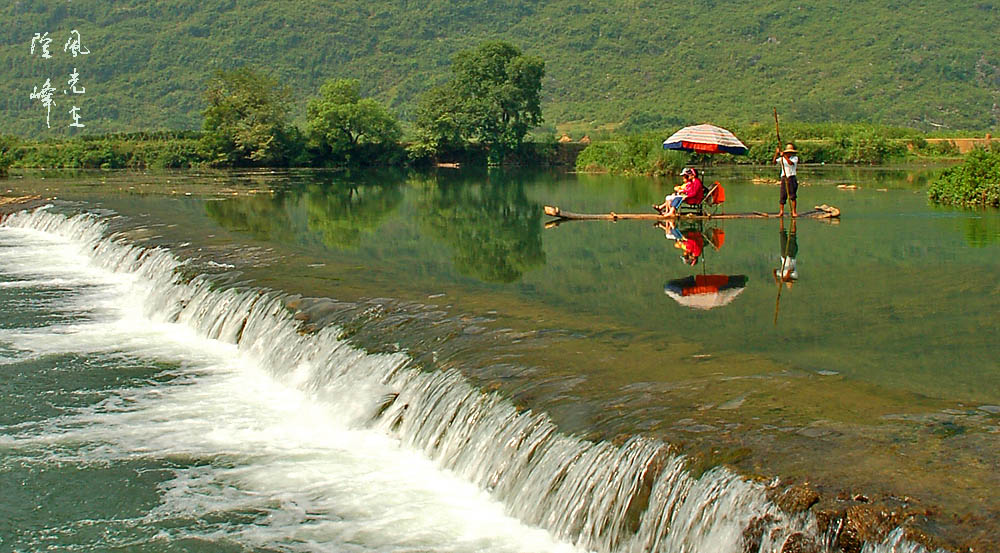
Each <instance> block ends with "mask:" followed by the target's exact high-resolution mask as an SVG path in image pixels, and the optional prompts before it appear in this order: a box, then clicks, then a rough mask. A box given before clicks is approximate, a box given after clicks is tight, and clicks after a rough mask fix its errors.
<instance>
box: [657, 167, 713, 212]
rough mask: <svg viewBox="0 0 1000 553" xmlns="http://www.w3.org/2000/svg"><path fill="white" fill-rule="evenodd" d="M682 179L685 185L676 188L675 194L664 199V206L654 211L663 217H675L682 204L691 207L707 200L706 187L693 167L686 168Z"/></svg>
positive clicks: (659, 206)
mask: <svg viewBox="0 0 1000 553" xmlns="http://www.w3.org/2000/svg"><path fill="white" fill-rule="evenodd" d="M681 177H683V178H684V184H681V185H679V186H675V187H674V193H673V194H670V195H669V196H667V197H666V198H664V199H663V203H662V204H657V205H654V206H653V209H655V210H657V211H659V212H660V213H661V214H662V215H665V216H667V217H673V216H675V215H677V210H678V209H679V208H680V206H681V203H683V202H687V203H689V204H691V205H698V204H700V203H701V201H702V200H703V199H704V198H705V187H704V186H702V184H701V179H700V178H698V171H696V170H695V169H694V168H692V167H685V168H684V170H683V171H681Z"/></svg>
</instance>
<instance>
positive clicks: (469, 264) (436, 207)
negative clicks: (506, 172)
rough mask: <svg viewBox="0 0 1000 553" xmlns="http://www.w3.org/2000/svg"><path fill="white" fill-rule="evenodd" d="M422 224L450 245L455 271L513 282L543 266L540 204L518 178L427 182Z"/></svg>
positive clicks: (421, 207) (495, 280)
mask: <svg viewBox="0 0 1000 553" xmlns="http://www.w3.org/2000/svg"><path fill="white" fill-rule="evenodd" d="M421 187H422V188H423V192H422V198H421V200H420V221H421V226H422V227H423V228H424V230H425V232H427V234H429V235H431V236H433V237H434V238H436V239H438V240H440V241H443V242H445V243H446V244H448V245H450V246H451V248H452V251H453V252H454V257H453V261H454V263H455V269H457V270H458V272H460V273H462V274H463V275H466V276H471V277H474V278H477V279H480V280H483V281H485V282H514V281H516V280H518V279H520V278H521V276H522V275H523V274H524V272H525V271H527V270H529V269H531V268H533V267H537V266H540V265H543V264H544V263H545V252H543V251H542V237H541V228H542V226H541V215H542V208H541V205H539V204H537V203H535V202H532V201H530V200H529V199H528V197H527V195H526V194H525V191H524V185H523V183H521V182H519V181H517V180H516V179H511V178H505V177H502V176H501V177H496V176H494V175H490V176H488V177H487V176H485V175H484V176H482V177H481V178H479V179H477V180H476V181H474V182H448V181H424V182H423V183H421Z"/></svg>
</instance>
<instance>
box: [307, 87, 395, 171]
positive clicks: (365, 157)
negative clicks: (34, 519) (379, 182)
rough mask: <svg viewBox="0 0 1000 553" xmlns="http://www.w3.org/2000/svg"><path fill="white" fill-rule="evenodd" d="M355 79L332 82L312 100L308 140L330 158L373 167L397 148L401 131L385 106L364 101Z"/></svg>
mask: <svg viewBox="0 0 1000 553" xmlns="http://www.w3.org/2000/svg"><path fill="white" fill-rule="evenodd" d="M359 87H360V85H359V83H358V81H357V80H356V79H338V80H330V81H327V82H326V83H324V84H323V86H322V87H320V89H319V97H318V98H313V99H311V100H309V105H308V108H307V118H308V124H309V137H310V139H311V140H312V141H313V142H314V143H315V144H316V145H318V146H319V147H320V148H321V149H322V150H323V153H324V154H325V155H327V156H329V157H330V158H332V159H334V160H337V161H343V162H348V163H349V162H351V161H354V162H360V163H363V164H371V163H373V162H375V161H377V160H378V159H380V158H381V157H382V156H384V154H386V153H388V152H390V151H391V150H392V149H394V148H396V147H397V146H398V143H399V138H400V136H401V135H402V131H401V130H400V127H399V122H398V121H397V120H396V118H395V117H394V116H393V115H392V114H391V113H389V110H387V109H386V108H385V107H384V106H383V105H382V104H380V103H378V102H377V101H375V100H373V99H371V98H362V97H361V94H360V92H359Z"/></svg>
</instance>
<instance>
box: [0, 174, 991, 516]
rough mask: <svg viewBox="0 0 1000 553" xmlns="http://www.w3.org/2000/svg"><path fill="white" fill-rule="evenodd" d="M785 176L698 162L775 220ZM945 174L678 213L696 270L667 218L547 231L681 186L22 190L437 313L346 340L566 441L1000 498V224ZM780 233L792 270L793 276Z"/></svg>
mask: <svg viewBox="0 0 1000 553" xmlns="http://www.w3.org/2000/svg"><path fill="white" fill-rule="evenodd" d="M770 173H771V171H770V170H769V169H757V170H753V169H735V168H734V169H730V168H721V169H709V170H708V174H707V177H706V178H707V180H709V181H712V180H720V181H721V182H722V183H723V184H724V185H725V186H726V189H727V200H728V201H727V203H726V204H725V210H726V211H728V212H744V211H752V210H767V211H775V210H776V207H777V206H776V205H775V204H776V201H777V196H778V190H777V187H776V186H775V185H770V184H755V183H754V178H755V177H760V176H768V177H773V175H771V174H770ZM933 173H934V169H921V168H915V169H880V168H871V169H868V168H862V169H854V168H806V169H805V170H803V172H802V176H801V177H800V178H801V180H802V182H803V186H802V187H801V188H800V210H801V211H805V210H807V209H809V208H810V207H811V206H812V205H815V204H830V205H835V206H837V207H838V208H840V209H841V211H842V217H841V220H840V221H839V222H828V221H819V220H808V219H803V220H798V221H795V222H794V223H793V222H792V221H790V220H789V219H786V220H785V221H784V223H783V224H782V223H781V222H779V221H778V220H727V221H721V222H705V223H693V222H689V223H684V222H682V223H680V224H679V225H678V230H679V231H680V232H681V233H682V234H683V235H685V236H689V237H700V239H701V240H702V241H703V243H704V252H703V254H702V256H701V257H700V259H699V261H698V262H697V264H696V265H694V266H690V265H688V264H686V263H685V262H684V261H683V260H682V258H681V256H680V255H679V250H678V249H677V248H675V247H674V246H675V242H674V240H671V239H668V238H667V237H666V235H665V233H664V231H663V230H662V229H660V228H656V227H655V226H653V225H652V224H651V223H649V222H638V221H636V222H632V221H622V222H618V223H610V222H603V221H599V222H588V221H571V222H566V223H563V224H561V225H559V226H557V227H554V228H548V229H546V228H544V223H545V222H546V220H547V218H546V217H545V216H544V215H543V212H542V206H543V205H546V204H549V205H557V206H559V207H561V208H563V209H565V210H569V211H575V212H608V211H617V212H636V211H641V212H645V211H649V205H650V204H651V203H654V202H657V201H659V200H660V199H661V198H662V196H663V194H665V193H666V192H667V191H668V190H670V188H671V187H672V186H673V185H674V184H676V183H675V182H673V181H670V180H663V181H660V180H653V179H646V178H618V177H611V176H593V175H566V174H558V173H537V172H524V173H517V172H513V173H512V172H493V171H491V172H476V171H463V172H453V171H442V172H439V173H437V174H435V175H400V174H390V173H377V174H362V175H344V174H342V173H323V172H295V173H273V174H268V173H248V174H203V175H199V174H192V173H178V174H170V175H129V174H116V173H112V174H96V175H95V174H84V175H77V176H72V177H66V178H55V179H53V178H51V177H50V178H46V179H45V180H41V179H40V178H39V177H38V176H28V177H24V178H14V179H11V180H9V181H7V182H6V183H5V184H6V185H7V188H10V189H11V190H13V191H14V192H26V191H37V192H39V193H43V194H48V195H57V196H59V198H60V199H61V200H64V201H69V202H71V203H70V204H63V205H60V207H59V209H61V210H64V211H67V212H72V211H74V210H79V209H83V210H94V209H97V210H107V211H102V213H109V212H113V213H115V214H118V215H120V216H121V217H120V218H118V219H116V223H115V225H116V226H115V229H116V230H119V231H121V232H122V233H123V235H122V236H123V237H125V238H127V239H128V240H130V241H133V242H135V243H140V244H149V245H163V246H166V247H169V248H170V249H171V250H172V251H175V252H177V253H178V255H180V256H181V257H185V258H189V259H191V260H192V266H191V267H192V268H191V269H190V270H191V271H192V272H199V271H205V270H207V271H218V272H227V271H229V272H233V273H234V276H233V278H234V279H245V280H247V281H249V282H253V283H256V284H259V285H263V286H267V287H271V288H277V289H281V290H287V291H290V292H295V293H300V294H303V295H305V296H312V297H330V298H336V299H338V300H345V301H367V300H370V299H373V298H378V299H379V301H380V302H381V303H384V304H387V305H391V306H392V308H391V309H392V310H397V311H398V312H412V311H418V310H425V311H428V310H429V311H428V312H430V313H435V314H436V315H435V316H434V317H431V318H429V319H428V321H427V323H426V324H414V323H412V322H406V323H405V324H403V323H398V324H397V323H394V322H393V320H392V318H391V317H384V318H382V319H379V320H377V321H375V320H372V321H369V323H370V324H366V325H365V326H364V328H362V329H361V330H360V331H359V332H358V333H357V335H356V336H355V337H354V339H355V341H356V342H357V343H359V344H361V345H363V346H365V347H367V348H368V349H370V350H372V351H397V350H404V351H406V352H408V353H410V354H411V355H413V356H415V357H418V358H426V359H427V362H428V363H436V364H439V365H441V366H449V367H456V368H459V369H460V370H462V371H463V372H464V373H465V374H466V375H467V376H468V377H469V378H470V379H471V380H472V381H473V382H475V383H477V384H478V385H480V386H483V387H487V388H491V389H498V390H500V391H501V392H502V393H504V394H505V395H507V396H509V397H511V398H512V399H513V400H514V401H515V402H516V403H518V404H519V405H523V406H526V407H532V408H535V409H540V410H543V411H546V412H548V413H550V414H551V415H552V417H553V418H554V420H555V421H556V422H557V423H558V424H559V425H560V426H562V427H563V428H564V429H565V430H567V431H569V432H573V433H577V434H580V435H585V436H589V437H593V438H609V439H613V438H615V437H618V436H621V435H623V434H631V433H636V432H640V433H643V434H648V435H652V436H657V437H662V438H664V439H666V440H668V441H671V442H672V443H676V444H679V445H681V446H682V447H683V448H688V449H689V450H690V451H692V452H709V453H706V455H707V456H708V457H709V459H708V462H714V461H719V462H728V463H730V464H733V465H735V466H737V467H738V468H740V469H742V470H745V471H748V472H751V473H760V474H763V475H774V474H779V475H782V476H786V477H790V478H793V479H794V478H802V479H806V478H808V479H810V480H812V481H814V482H818V483H819V484H820V485H821V486H827V487H829V489H831V490H833V489H838V488H847V489H866V490H870V489H874V490H875V491H877V492H884V493H902V494H911V495H917V496H919V497H920V498H922V499H923V500H925V501H927V502H931V503H935V504H940V505H943V506H945V508H946V509H950V510H952V511H954V512H966V511H974V512H982V511H987V512H992V513H997V512H1000V505H998V503H997V499H996V498H995V497H993V494H992V492H990V490H995V489H997V488H998V487H1000V477H998V474H1000V467H998V466H997V460H996V457H995V455H994V454H992V453H990V452H994V453H995V451H996V450H997V448H998V447H1000V413H997V411H998V410H1000V409H997V407H996V406H997V405H1000V370H998V369H1000V361H998V358H1000V356H998V348H997V339H998V337H1000V332H998V330H1000V318H998V316H997V313H998V312H1000V279H998V278H997V276H998V275H1000V255H998V254H1000V214H998V213H997V212H996V211H987V212H977V211H970V210H958V209H950V208H941V207H933V206H930V205H928V204H927V201H926V194H925V187H926V184H927V182H928V179H929V178H932V176H933ZM841 184H851V185H856V186H857V187H858V189H856V190H843V189H838V187H837V186H838V185H841ZM790 238H791V239H793V240H792V242H793V244H794V245H793V246H789V245H788V240H789V239H790ZM786 247H789V248H790V250H794V252H795V255H794V257H795V258H796V269H797V276H798V278H797V279H796V280H795V281H794V283H792V284H790V285H787V286H779V285H778V284H777V283H776V281H775V279H774V276H773V272H774V270H775V269H776V268H777V267H778V266H779V264H780V258H781V256H782V254H783V253H784V248H786ZM715 275H721V276H727V277H730V281H732V282H735V283H739V284H742V285H737V286H736V287H735V288H730V289H729V290H727V291H723V293H722V296H721V297H719V298H717V299H716V300H714V301H715V302H717V303H720V304H721V305H718V306H716V307H714V308H711V309H698V308H695V307H692V306H690V305H687V304H685V303H684V302H685V301H690V302H692V303H711V302H712V301H713V300H708V299H702V298H698V299H695V298H697V297H695V298H692V297H691V296H688V299H687V300H684V299H681V300H680V301H679V300H678V299H677V298H676V297H675V296H676V293H675V294H674V295H671V294H668V293H666V292H667V290H669V289H670V285H671V283H672V281H680V280H681V279H686V278H690V277H694V278H695V279H707V281H711V282H714V281H715V278H716V277H715ZM709 277H713V278H709ZM699 282H700V280H699ZM677 285H680V286H683V283H680V284H678V283H675V289H676V286H677ZM26 316H27V315H26ZM39 316H40V315H39ZM355 320H357V315H356V314H355ZM366 321H367V319H366ZM336 322H338V323H340V324H343V323H344V320H338V321H336ZM26 324H27V323H26ZM136 377H137V378H138V377H143V376H142V373H140V374H138V375H136ZM21 408H22V407H18V409H21ZM23 408H24V409H28V408H27V407H23ZM2 416H3V417H4V418H8V419H9V418H10V417H14V418H15V419H16V418H17V416H19V415H16V414H11V413H3V414H2ZM712 455H716V456H717V458H715V459H713V458H712Z"/></svg>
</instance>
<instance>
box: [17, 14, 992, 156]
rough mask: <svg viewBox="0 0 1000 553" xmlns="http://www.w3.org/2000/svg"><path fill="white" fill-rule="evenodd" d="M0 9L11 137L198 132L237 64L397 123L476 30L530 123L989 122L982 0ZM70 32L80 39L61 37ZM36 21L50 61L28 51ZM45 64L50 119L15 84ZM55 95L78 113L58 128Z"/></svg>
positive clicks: (24, 83)
mask: <svg viewBox="0 0 1000 553" xmlns="http://www.w3.org/2000/svg"><path fill="white" fill-rule="evenodd" d="M0 20H2V21H3V25H0V133H16V134H21V135H25V136H35V137H45V136H58V135H64V134H66V133H69V132H71V131H72V132H76V133H80V132H84V133H100V132H121V131H137V130H154V129H197V128H199V127H200V124H201V123H200V121H201V117H200V111H201V109H202V108H203V101H202V96H201V95H202V91H203V90H204V88H205V83H206V80H207V78H208V76H209V75H210V74H211V72H212V71H213V70H214V69H219V68H231V67H234V66H238V65H244V64H250V65H253V66H255V67H258V68H262V69H266V70H268V71H269V72H271V73H272V74H273V75H274V76H276V77H278V78H280V79H281V80H282V81H284V82H286V83H287V84H289V85H290V86H291V87H293V89H294V90H295V97H296V100H297V102H298V103H297V105H296V107H295V108H294V109H293V110H292V113H294V114H299V115H300V114H301V113H303V112H304V107H303V106H304V101H305V98H307V97H309V96H311V95H314V94H316V91H317V89H318V88H319V85H320V84H321V83H322V82H323V81H324V80H326V79H328V78H331V77H352V78H357V79H360V81H361V85H362V88H363V92H364V93H365V94H368V95H372V96H374V97H375V98H377V99H379V100H380V101H382V102H384V103H385V104H386V105H388V106H389V107H390V108H391V109H392V111H393V112H395V113H396V114H398V115H399V116H400V117H401V118H402V119H403V120H408V119H410V118H412V116H413V113H414V109H415V106H416V98H417V97H418V96H419V95H420V94H421V93H422V92H423V91H425V90H427V89H428V88H430V87H431V86H432V85H434V84H436V83H438V82H441V81H442V80H444V79H445V78H446V77H447V76H448V71H449V67H450V59H451V56H452V55H453V54H454V53H455V52H457V51H459V50H463V49H468V48H472V47H474V46H476V45H477V44H479V43H480V42H481V41H483V40H486V39H502V40H506V41H509V42H511V43H512V44H514V45H516V46H517V47H519V48H521V49H522V50H523V51H524V52H525V53H528V54H532V55H537V56H540V57H541V58H543V59H544V60H545V62H546V77H545V79H544V81H543V98H544V100H543V114H544V116H545V119H546V126H547V127H548V128H549V130H552V129H553V127H554V126H556V125H563V124H565V123H568V122H584V124H585V125H589V126H600V125H603V124H612V125H613V124H626V125H628V126H629V127H630V128H633V129H635V128H655V127H670V126H674V125H677V124H681V123H688V122H703V121H713V122H716V123H721V124H724V123H727V122H749V121H755V120H760V121H766V120H767V119H768V118H769V117H770V113H771V107H772V106H775V107H777V108H778V110H779V111H780V112H781V113H782V114H783V115H784V117H786V118H788V119H793V120H799V121H872V122H877V123H884V124H892V125H903V126H915V127H919V128H923V129H926V130H931V129H933V128H941V127H940V126H943V127H946V128H951V129H995V128H996V127H997V125H998V121H1000V33H998V32H997V30H998V29H1000V2H997V0H978V1H970V2H950V1H946V0H923V1H920V0H917V1H911V2H901V1H885V0H855V1H850V0H841V1H838V2H801V1H788V0H763V1H760V2H752V3H751V2H732V1H731V2H723V1H719V0H691V1H687V2H664V1H647V0H625V1H604V2H598V1H589V0H550V1H546V2H540V1H530V0H473V1H468V2H452V1H451V0H422V1H420V2H416V1H412V0H338V1H332V0H280V1H277V0H271V1H264V0H157V1H155V2H154V1H151V0H72V1H70V0H12V1H11V2H5V3H4V4H3V6H2V7H0ZM74 29H76V30H78V31H79V32H80V37H81V41H82V45H83V47H84V48H86V49H88V50H89V51H90V53H89V54H86V55H84V54H80V55H79V56H77V57H75V58H74V57H72V56H71V54H70V53H69V52H67V51H64V46H65V43H66V41H67V39H68V38H69V37H70V33H71V31H72V30H74ZM46 32H48V33H49V38H51V39H52V42H51V44H50V52H51V54H52V57H51V58H50V59H43V58H41V56H40V48H39V47H38V46H39V43H38V42H37V41H36V43H35V46H36V51H35V53H34V54H32V53H31V52H30V48H31V46H32V39H33V37H34V36H35V34H36V33H39V34H40V35H41V34H44V33H46ZM74 68H76V72H77V73H78V74H79V84H78V87H84V88H85V90H86V92H85V93H83V94H75V95H74V94H72V93H71V91H70V90H68V89H69V88H70V87H69V86H68V85H67V80H68V79H69V76H70V74H71V73H73V69H74ZM46 79H51V83H52V87H53V88H54V89H55V92H54V93H53V96H52V99H53V101H54V102H55V105H54V106H52V108H51V109H52V111H51V114H50V124H51V128H47V127H46V108H45V107H44V106H43V105H42V103H41V101H40V100H39V99H31V98H30V96H31V94H32V92H33V90H35V89H36V87H37V89H41V88H42V85H43V83H44V82H45V80H46ZM63 90H67V93H66V94H63ZM74 105H75V106H77V107H78V108H79V110H78V112H77V113H78V115H79V116H80V117H81V119H80V123H82V124H85V125H86V127H85V128H76V129H72V128H70V127H69V124H70V123H72V122H73V119H72V117H71V114H70V113H69V110H70V109H71V108H72V107H73V106H74Z"/></svg>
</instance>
